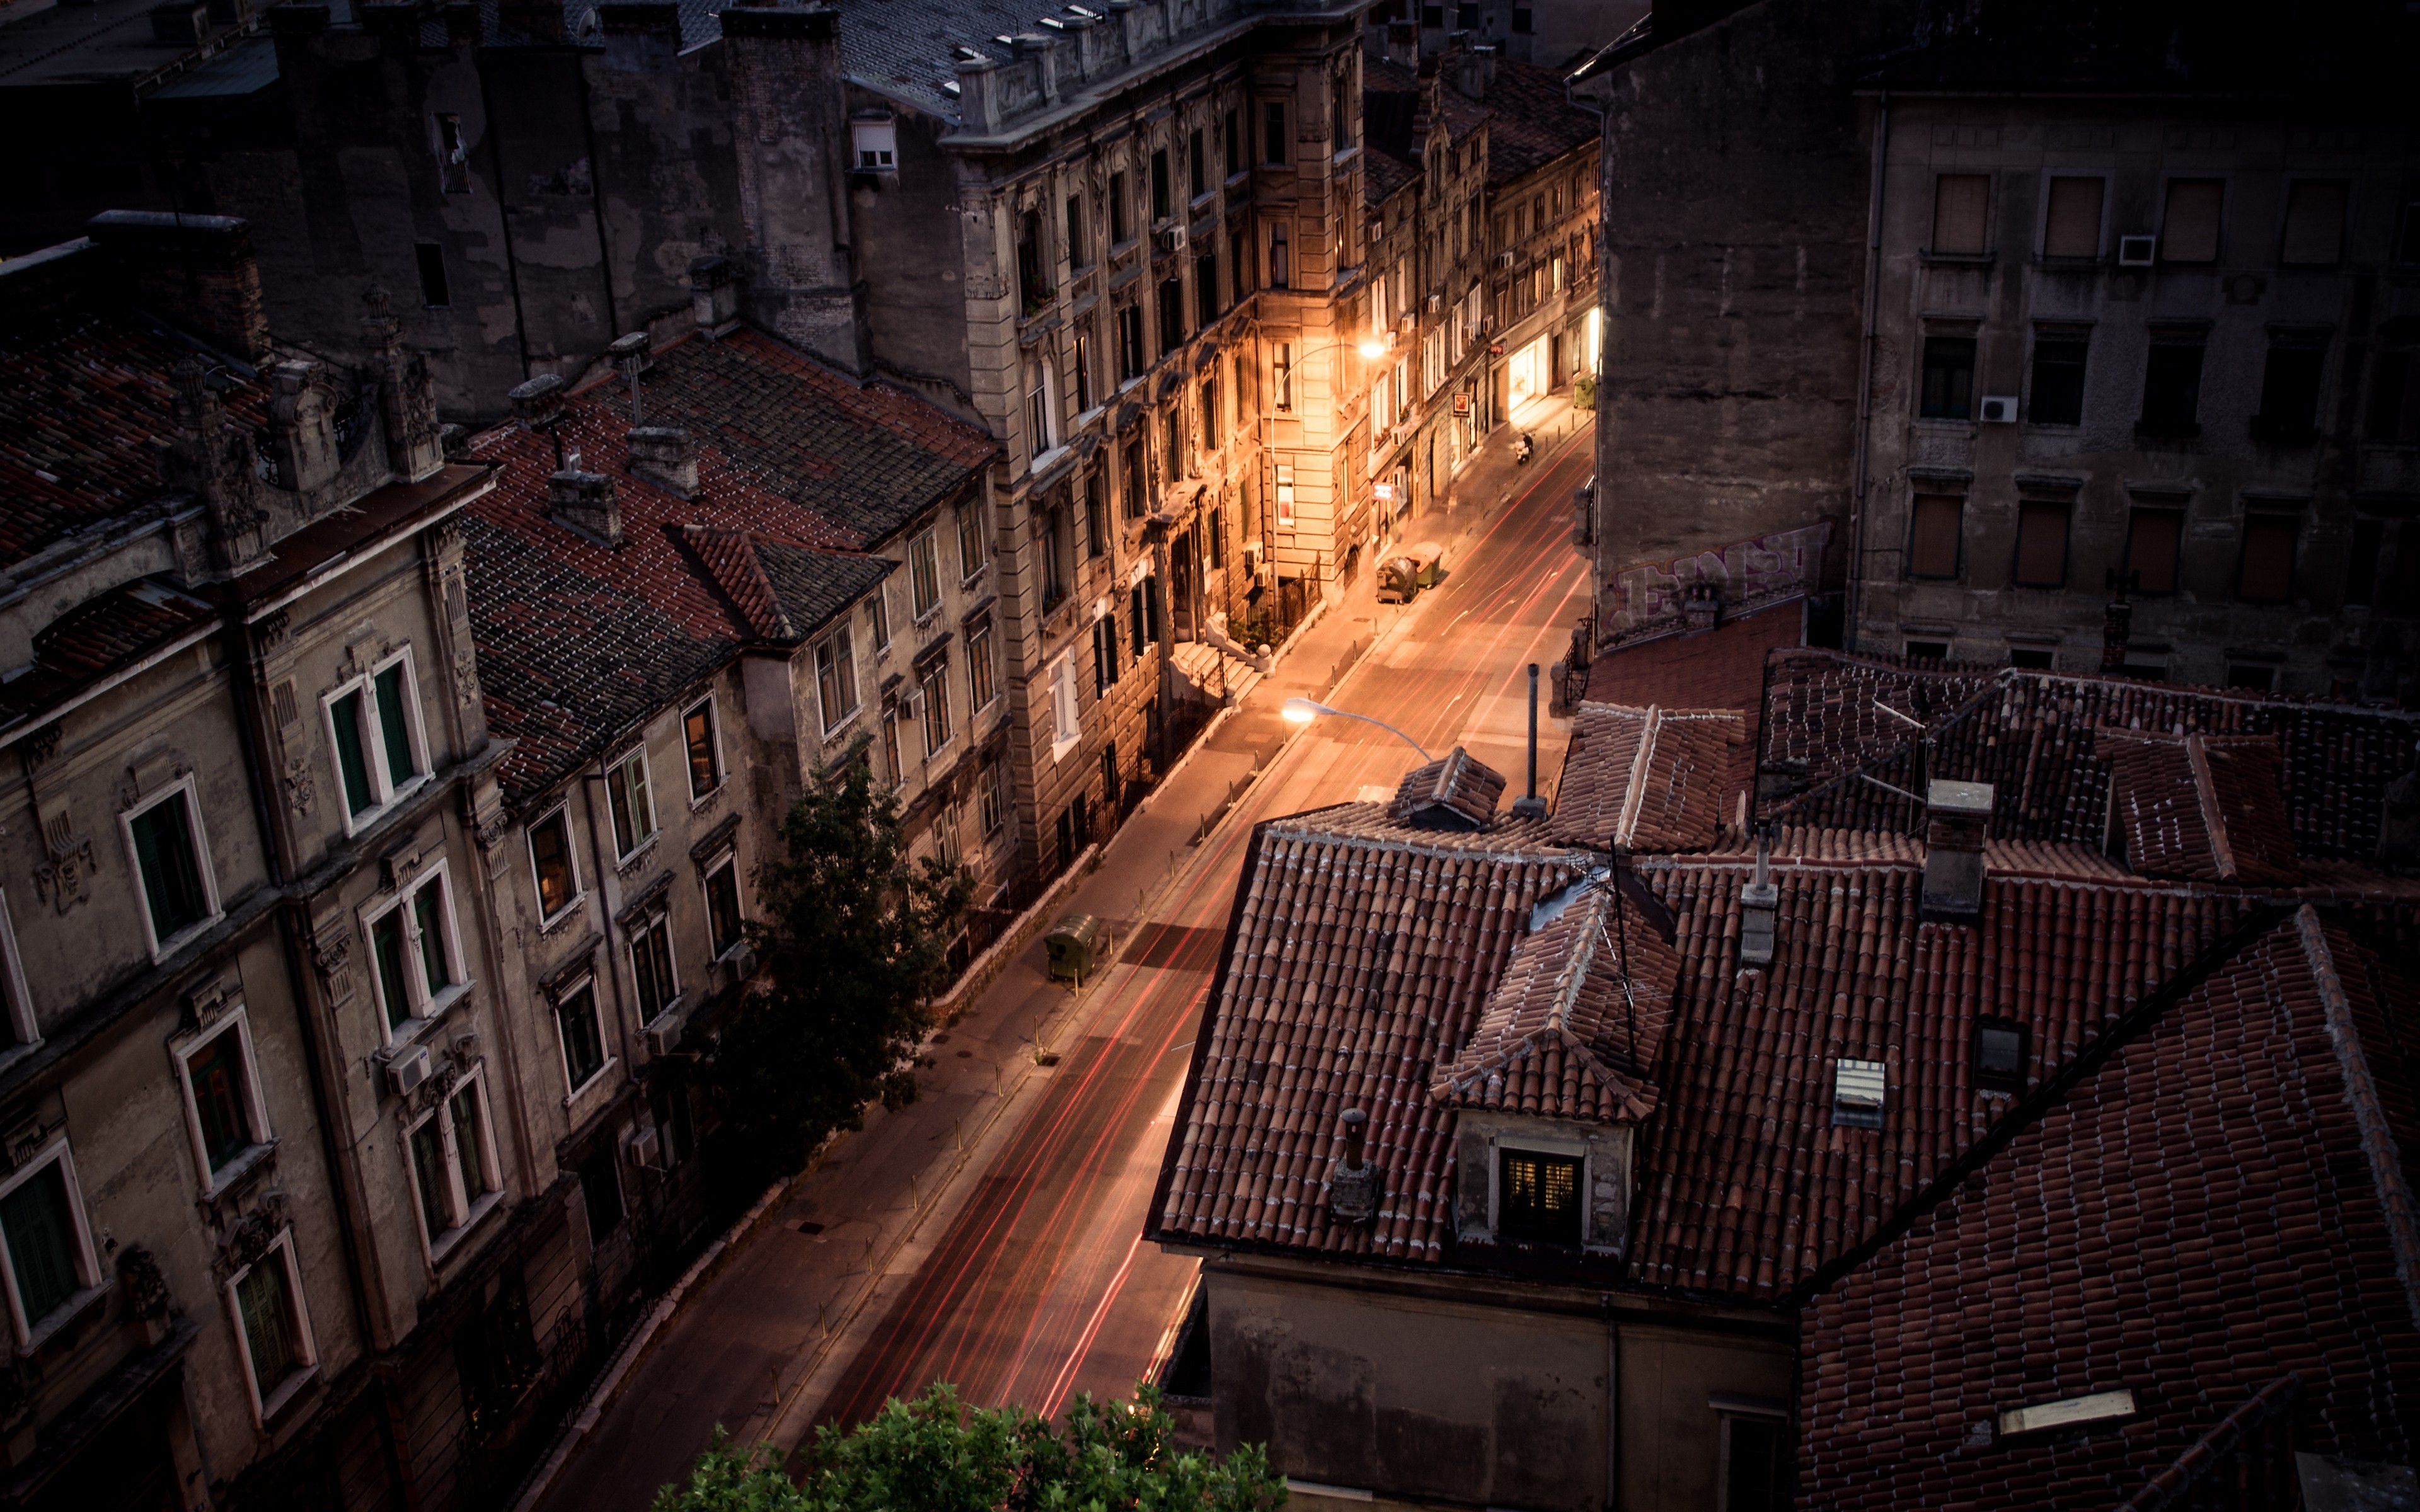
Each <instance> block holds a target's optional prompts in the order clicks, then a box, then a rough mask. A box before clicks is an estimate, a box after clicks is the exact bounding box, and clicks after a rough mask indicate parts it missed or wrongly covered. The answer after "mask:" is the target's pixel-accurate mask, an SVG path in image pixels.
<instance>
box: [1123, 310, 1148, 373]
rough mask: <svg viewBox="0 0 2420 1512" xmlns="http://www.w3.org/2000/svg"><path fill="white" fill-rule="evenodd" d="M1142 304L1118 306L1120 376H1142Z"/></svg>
mask: <svg viewBox="0 0 2420 1512" xmlns="http://www.w3.org/2000/svg"><path fill="white" fill-rule="evenodd" d="M1142 368H1143V362H1142V306H1141V305H1140V304H1122V305H1119V306H1118V378H1119V379H1120V380H1121V381H1124V380H1126V379H1129V378H1140V377H1142Z"/></svg>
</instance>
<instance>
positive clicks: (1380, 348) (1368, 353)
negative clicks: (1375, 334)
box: [1355, 338, 1387, 363]
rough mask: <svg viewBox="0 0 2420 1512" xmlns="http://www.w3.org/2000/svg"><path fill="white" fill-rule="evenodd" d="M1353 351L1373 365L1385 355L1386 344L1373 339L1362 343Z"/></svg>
mask: <svg viewBox="0 0 2420 1512" xmlns="http://www.w3.org/2000/svg"><path fill="white" fill-rule="evenodd" d="M1355 349H1356V350H1357V351H1358V352H1360V354H1361V355H1362V357H1363V358H1365V359H1366V360H1368V361H1370V362H1373V363H1374V362H1376V361H1377V360H1378V359H1379V358H1381V357H1384V356H1386V355H1387V344H1386V343H1385V342H1382V341H1379V340H1376V339H1375V338H1373V339H1371V340H1367V341H1364V342H1362V343H1361V345H1360V346H1359V347H1356V348H1355Z"/></svg>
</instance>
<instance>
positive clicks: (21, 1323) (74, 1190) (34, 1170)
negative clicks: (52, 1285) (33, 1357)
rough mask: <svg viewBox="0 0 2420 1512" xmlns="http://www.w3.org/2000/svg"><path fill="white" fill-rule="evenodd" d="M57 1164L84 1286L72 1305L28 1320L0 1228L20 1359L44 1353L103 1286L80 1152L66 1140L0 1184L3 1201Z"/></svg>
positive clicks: (1, 1276) (3, 1279) (2, 1273)
mask: <svg viewBox="0 0 2420 1512" xmlns="http://www.w3.org/2000/svg"><path fill="white" fill-rule="evenodd" d="M54 1161H56V1162H57V1163H58V1166H59V1176H60V1179H61V1180H62V1181H63V1182H64V1184H65V1186H66V1188H67V1195H68V1217H69V1219H70V1222H72V1223H73V1224H74V1225H75V1240H76V1255H75V1261H76V1279H77V1280H78V1281H80V1282H82V1283H83V1286H81V1287H80V1288H77V1290H75V1291H74V1292H73V1293H71V1294H70V1296H69V1297H68V1300H67V1301H65V1302H63V1303H61V1304H58V1306H56V1307H54V1308H53V1309H52V1310H51V1311H49V1312H47V1313H45V1314H43V1315H42V1316H41V1317H39V1318H30V1319H29V1318H27V1317H26V1316H25V1304H24V1299H23V1298H22V1297H20V1296H19V1295H18V1293H17V1262H16V1261H15V1260H14V1259H13V1258H11V1257H9V1255H8V1230H7V1229H6V1228H5V1227H0V1286H5V1287H6V1288H7V1291H8V1321H9V1324H10V1326H11V1327H13V1328H14V1329H15V1330H16V1331H17V1352H18V1353H20V1354H31V1353H33V1352H34V1351H35V1350H37V1349H39V1348H40V1347H41V1344H42V1341H43V1340H44V1339H47V1338H49V1337H50V1336H51V1335H52V1334H54V1333H55V1332H56V1331H57V1330H58V1327H59V1325H60V1324H61V1323H63V1322H64V1321H66V1320H67V1319H70V1318H72V1317H74V1316H75V1315H76V1313H77V1312H78V1311H79V1310H80V1309H81V1308H82V1307H83V1306H84V1304H85V1303H86V1302H88V1301H90V1300H91V1297H92V1293H93V1291H94V1290H96V1289H97V1288H99V1287H100V1286H101V1262H100V1260H99V1259H98V1258H97V1257H95V1256H94V1254H93V1249H92V1225H91V1223H90V1221H89V1220H87V1219H86V1218H85V1211H84V1188H83V1187H82V1186H81V1185H80V1184H78V1182H77V1180H76V1173H75V1152H74V1151H73V1150H71V1149H69V1148H68V1136H67V1135H66V1134H61V1135H59V1136H58V1137H57V1138H56V1139H54V1140H52V1141H51V1142H50V1144H49V1145H47V1146H46V1147H44V1148H43V1149H42V1152H41V1153H40V1154H39V1155H36V1156H35V1157H34V1158H33V1159H31V1160H29V1161H27V1162H26V1163H25V1164H24V1165H20V1166H18V1167H17V1169H16V1170H15V1171H13V1172H11V1173H10V1174H9V1176H8V1180H0V1197H6V1196H8V1195H9V1194H10V1193H12V1192H14V1191H16V1190H17V1189H18V1188H19V1187H21V1186H23V1185H24V1184H25V1183H26V1182H27V1181H30V1180H33V1179H34V1178H35V1177H36V1176H37V1175H39V1173H40V1172H41V1170H42V1168H43V1167H44V1166H46V1165H50V1164H51V1163H52V1162H54Z"/></svg>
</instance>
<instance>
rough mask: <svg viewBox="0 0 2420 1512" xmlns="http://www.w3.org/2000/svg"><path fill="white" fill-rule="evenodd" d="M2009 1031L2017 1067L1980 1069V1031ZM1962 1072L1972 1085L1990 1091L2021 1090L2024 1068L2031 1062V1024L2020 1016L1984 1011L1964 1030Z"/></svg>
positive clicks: (2023, 1085)
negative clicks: (2012, 1035) (1964, 1051)
mask: <svg viewBox="0 0 2420 1512" xmlns="http://www.w3.org/2000/svg"><path fill="white" fill-rule="evenodd" d="M1987 1029H1989V1030H1993V1031H1995V1032H2006V1033H2013V1034H2015V1035H2016V1037H2017V1069H2016V1070H2015V1071H2013V1072H2003V1071H1986V1070H1985V1069H1984V1068H1983V1033H1984V1031H1985V1030H1987ZM1966 1038H1967V1050H1966V1073H1967V1075H1968V1076H1969V1077H1970V1078H1971V1079H1972V1080H1973V1082H1974V1084H1975V1086H1976V1087H1978V1088H1981V1089H1983V1090H1985V1091H1993V1092H2022V1091H2024V1089H2025V1068H2026V1067H2027V1066H2029V1065H2031V1064H2032V1057H2033V1026H2031V1025H2029V1024H2027V1023H2025V1022H2024V1020H2023V1019H2015V1018H2007V1017H2002V1016H1998V1015H1992V1014H1987V1015H1985V1016H1983V1017H1980V1018H1978V1019H1977V1020H1975V1023H1974V1026H1973V1027H1972V1028H1970V1029H1969V1030H1968V1031H1967V1036H1966Z"/></svg>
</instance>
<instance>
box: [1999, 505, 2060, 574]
mask: <svg viewBox="0 0 2420 1512" xmlns="http://www.w3.org/2000/svg"><path fill="white" fill-rule="evenodd" d="M2029 510H2030V511H2033V512H2034V513H2035V514H2036V515H2037V516H2039V515H2040V513H2041V512H2042V511H2045V510H2056V511H2057V512H2058V517H2059V528H2058V576H2057V577H2056V578H2055V579H2050V580H2048V581H2044V580H2042V579H2033V578H2027V577H2026V576H2024V562H2025V518H2026V512H2027V511H2029ZM2074 553H2075V501H2073V500H2071V499H2045V498H2040V497H2039V496H2037V497H2033V498H2026V497H2024V496H2023V495H2020V496H2019V497H2018V499H2017V533H2016V540H2015V542H2014V544H2013V547H2012V548H2011V551H2010V554H2009V586H2010V587H2012V588H2065V587H2066V586H2067V579H2068V577H2069V575H2070V573H2071V571H2072V570H2073V568H2074V562H2073V557H2074Z"/></svg>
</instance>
